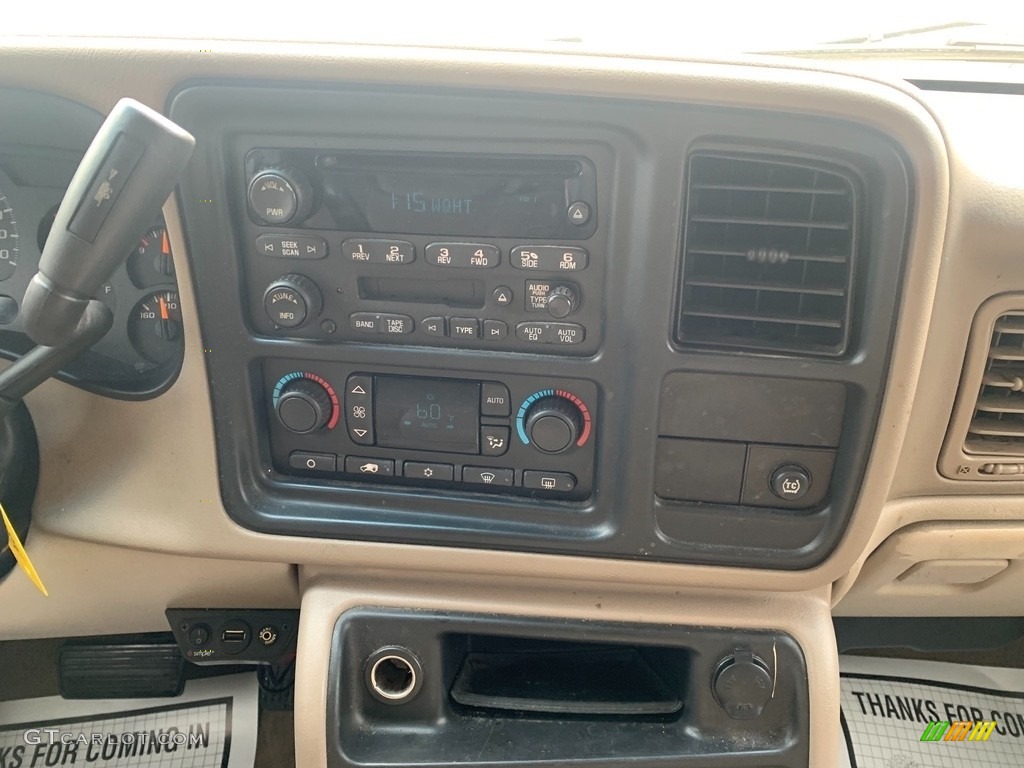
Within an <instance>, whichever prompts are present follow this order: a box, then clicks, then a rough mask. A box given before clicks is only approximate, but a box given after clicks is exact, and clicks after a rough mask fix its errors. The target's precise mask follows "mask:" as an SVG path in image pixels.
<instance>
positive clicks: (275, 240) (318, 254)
mask: <svg viewBox="0 0 1024 768" xmlns="http://www.w3.org/2000/svg"><path fill="white" fill-rule="evenodd" d="M256 253H258V254H260V255H261V256H273V257H275V258H279V259H322V258H324V257H325V256H327V241H326V240H324V239H323V238H322V237H313V236H311V235H279V234H263V235H260V236H259V237H257V238H256Z"/></svg>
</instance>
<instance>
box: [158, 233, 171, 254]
mask: <svg viewBox="0 0 1024 768" xmlns="http://www.w3.org/2000/svg"><path fill="white" fill-rule="evenodd" d="M170 252H171V244H170V242H169V241H168V240H167V230H166V229H165V230H164V236H163V239H162V240H161V241H160V253H162V254H163V255H164V256H167V255H169V254H170Z"/></svg>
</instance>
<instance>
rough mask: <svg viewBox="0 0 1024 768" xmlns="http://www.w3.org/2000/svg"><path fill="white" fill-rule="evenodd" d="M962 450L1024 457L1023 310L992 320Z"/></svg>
mask: <svg viewBox="0 0 1024 768" xmlns="http://www.w3.org/2000/svg"><path fill="white" fill-rule="evenodd" d="M964 452H965V453H969V454H987V455H993V456H1020V457H1024V312H1010V313H1007V314H1005V315H1002V316H1000V317H999V318H998V319H997V320H996V323H995V326H994V328H993V330H992V343H991V344H990V345H989V348H988V360H987V362H986V363H985V373H984V376H983V378H982V381H981V392H980V393H979V395H978V401H977V403H976V404H975V406H974V415H973V416H972V417H971V423H970V426H968V428H967V439H966V440H965V441H964Z"/></svg>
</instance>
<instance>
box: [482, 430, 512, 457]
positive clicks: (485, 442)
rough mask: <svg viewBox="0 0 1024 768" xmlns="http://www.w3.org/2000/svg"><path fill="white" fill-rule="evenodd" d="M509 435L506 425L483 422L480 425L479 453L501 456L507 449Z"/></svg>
mask: <svg viewBox="0 0 1024 768" xmlns="http://www.w3.org/2000/svg"><path fill="white" fill-rule="evenodd" d="M510 435H511V432H510V431H509V428H508V427H500V426H492V425H489V424H485V425H484V426H482V427H480V453H482V454H483V455H484V456H503V455H504V454H505V452H506V451H508V441H509V437H510Z"/></svg>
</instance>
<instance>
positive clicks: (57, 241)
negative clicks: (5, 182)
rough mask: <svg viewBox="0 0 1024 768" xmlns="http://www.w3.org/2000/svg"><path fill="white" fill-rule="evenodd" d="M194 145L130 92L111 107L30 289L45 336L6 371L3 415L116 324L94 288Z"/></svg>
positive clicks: (26, 304) (38, 330) (31, 322)
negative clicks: (136, 99)
mask: <svg viewBox="0 0 1024 768" xmlns="http://www.w3.org/2000/svg"><path fill="white" fill-rule="evenodd" d="M194 146H195V139H193V138H192V136H191V135H190V134H189V133H187V132H186V131H185V130H183V129H182V128H180V127H179V126H177V125H175V124H174V123H172V122H171V121H170V120H168V119H167V118H165V117H164V116H163V115H161V114H159V113H158V112H154V111H153V110H152V109H150V108H149V107H146V106H144V105H143V104H140V103H139V102H137V101H133V100H131V99H122V100H121V101H119V102H118V103H117V105H116V106H115V107H114V109H113V111H111V113H110V114H109V115H108V116H107V119H106V120H105V121H104V122H103V125H102V126H100V130H99V132H98V133H97V134H96V137H95V138H94V139H93V141H92V144H90V145H89V149H88V150H87V151H86V153H85V156H84V157H83V158H82V163H81V165H79V166H78V170H77V171H76V172H75V175H74V177H73V178H72V179H71V184H70V186H69V187H68V191H67V194H66V195H65V196H64V200H63V202H62V203H61V204H60V208H59V209H58V211H57V216H56V219H55V220H54V222H53V227H52V229H51V230H50V235H49V237H48V238H47V240H46V246H45V247H44V248H43V255H42V258H41V259H40V261H39V272H37V273H36V275H35V277H33V278H32V281H31V282H30V283H29V286H28V290H27V291H26V292H25V298H24V300H23V302H22V317H23V319H24V322H25V330H26V332H27V333H28V335H29V338H31V339H32V341H34V342H36V344H38V345H40V346H38V347H36V348H35V349H33V350H32V351H31V352H29V353H28V354H26V355H25V356H23V357H22V358H21V359H20V360H18V362H16V363H15V364H14V365H12V366H11V367H10V368H8V369H7V370H6V371H4V372H3V373H2V374H0V417H2V416H4V415H6V413H7V412H9V411H10V409H11V408H12V407H13V406H14V405H15V404H17V403H18V402H19V401H20V400H21V398H22V397H24V396H25V395H26V394H28V392H30V391H31V390H32V389H34V388H35V387H37V386H38V385H39V384H41V383H42V382H43V381H45V380H46V379H48V378H49V377H50V376H52V375H53V374H55V373H56V372H57V371H59V370H60V369H61V368H62V367H64V365H65V364H66V363H67V362H68V361H70V360H71V359H73V358H74V357H75V356H76V355H78V354H79V352H81V351H83V350H85V349H87V348H88V347H90V346H91V345H92V344H94V343H95V342H96V341H97V340H98V339H100V338H101V337H102V336H103V335H104V334H105V333H106V332H107V331H108V330H110V326H111V324H112V322H113V318H112V316H111V313H110V310H109V309H108V308H107V307H106V305H104V304H103V303H102V302H100V301H97V300H95V299H92V296H93V295H94V294H95V293H96V291H98V290H99V288H100V286H101V285H103V283H105V282H106V281H107V280H108V279H109V278H110V276H111V275H112V274H113V273H114V270H115V269H117V267H118V266H120V264H121V262H122V261H124V259H125V258H126V257H127V255H128V253H129V252H130V251H131V250H132V246H133V245H134V244H135V242H136V241H137V240H138V238H139V235H140V233H141V231H142V230H143V229H144V228H145V227H146V225H147V224H148V223H149V222H150V220H151V219H152V218H153V217H154V216H155V215H156V213H157V212H158V211H159V210H160V207H161V206H162V205H163V203H164V201H165V200H166V199H167V198H168V196H169V195H170V194H171V191H172V190H173V189H174V185H175V184H176V183H177V180H178V175H179V174H180V172H181V171H182V170H183V169H184V166H185V163H186V162H188V159H189V157H191V155H192V149H193V147H194Z"/></svg>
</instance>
